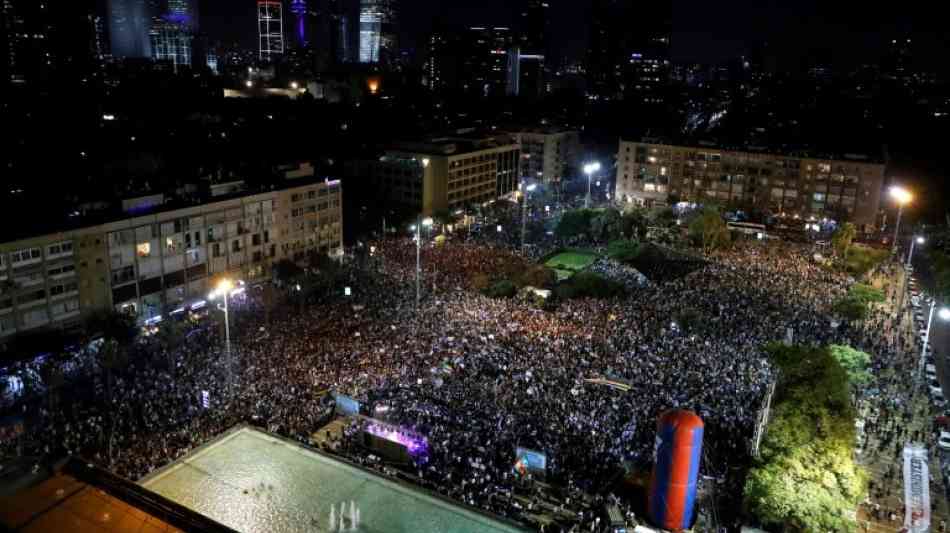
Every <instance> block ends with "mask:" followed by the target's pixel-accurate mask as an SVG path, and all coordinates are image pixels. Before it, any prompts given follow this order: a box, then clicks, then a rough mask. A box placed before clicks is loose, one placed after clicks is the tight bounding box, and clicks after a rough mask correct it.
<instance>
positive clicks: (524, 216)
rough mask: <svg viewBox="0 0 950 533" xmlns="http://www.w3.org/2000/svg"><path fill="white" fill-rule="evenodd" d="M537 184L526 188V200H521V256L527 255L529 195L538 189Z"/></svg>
mask: <svg viewBox="0 0 950 533" xmlns="http://www.w3.org/2000/svg"><path fill="white" fill-rule="evenodd" d="M537 188H538V186H537V184H534V183H532V184H531V185H528V186H527V187H525V188H524V198H522V199H521V255H525V238H526V236H527V234H528V198H529V197H530V195H529V194H528V193H530V192H533V191H534V190H535V189H537Z"/></svg>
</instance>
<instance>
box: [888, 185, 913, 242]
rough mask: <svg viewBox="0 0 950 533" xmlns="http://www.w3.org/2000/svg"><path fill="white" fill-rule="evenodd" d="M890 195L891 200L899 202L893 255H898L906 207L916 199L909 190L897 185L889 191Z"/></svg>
mask: <svg viewBox="0 0 950 533" xmlns="http://www.w3.org/2000/svg"><path fill="white" fill-rule="evenodd" d="M888 194H890V195H891V198H893V199H894V201H895V202H897V223H896V224H894V246H893V247H892V253H894V254H896V253H897V236H898V235H899V234H900V229H901V216H902V215H903V214H904V206H905V205H907V204H909V203H910V201H911V200H913V199H914V195H912V194H911V193H910V191H908V190H907V189H905V188H903V187H899V186H897V185H894V186H892V187H891V188H890V189H889V190H888Z"/></svg>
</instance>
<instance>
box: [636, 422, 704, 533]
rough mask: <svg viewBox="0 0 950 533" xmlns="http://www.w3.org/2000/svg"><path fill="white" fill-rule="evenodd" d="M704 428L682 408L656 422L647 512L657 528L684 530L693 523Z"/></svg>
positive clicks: (701, 423)
mask: <svg viewBox="0 0 950 533" xmlns="http://www.w3.org/2000/svg"><path fill="white" fill-rule="evenodd" d="M703 427H704V424H703V420H702V419H701V418H699V416H697V415H696V413H693V412H692V411H685V410H680V409H674V410H670V411H666V412H665V413H663V414H662V415H660V418H659V420H657V432H656V450H655V454H654V457H655V459H656V461H655V463H654V465H653V474H652V476H651V477H650V492H649V497H648V498H649V499H648V502H647V505H648V507H647V509H648V511H649V514H650V519H651V520H652V521H653V524H654V525H656V526H658V527H662V528H663V529H668V530H670V531H682V530H684V529H689V528H690V526H692V524H693V518H694V514H695V509H696V481H697V479H698V478H699V463H700V460H701V459H702V452H703Z"/></svg>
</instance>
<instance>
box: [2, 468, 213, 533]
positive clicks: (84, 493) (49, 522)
mask: <svg viewBox="0 0 950 533" xmlns="http://www.w3.org/2000/svg"><path fill="white" fill-rule="evenodd" d="M0 530H3V531H17V532H24V533H34V532H35V533H46V532H50V531H64V532H65V531H68V532H71V533H86V532H92V533H112V532H129V533H132V532H135V533H177V532H185V531H204V532H218V533H223V532H231V531H232V530H230V529H227V528H225V527H223V526H221V525H220V524H218V523H216V522H213V521H211V520H209V519H207V518H206V517H203V516H199V515H196V514H194V513H193V512H191V511H189V510H187V509H184V508H182V507H181V506H178V505H177V504H174V503H173V502H169V501H167V500H165V499H164V498H161V497H156V496H155V495H153V494H151V493H149V492H147V491H145V490H144V489H142V488H141V487H138V486H136V485H134V484H132V483H130V482H128V481H127V480H123V479H121V478H118V477H115V476H113V475H112V474H109V473H108V472H106V471H104V470H101V469H99V468H98V467H95V466H93V465H88V464H85V463H84V462H82V460H80V459H76V458H72V459H69V461H68V463H67V464H66V465H65V466H64V467H63V468H62V469H61V470H59V471H57V472H55V473H54V474H52V475H51V476H49V477H48V478H46V479H44V480H43V481H41V482H40V483H37V484H35V485H33V486H31V487H29V488H27V489H24V490H20V491H18V492H17V493H15V494H14V495H12V496H9V497H4V498H0Z"/></svg>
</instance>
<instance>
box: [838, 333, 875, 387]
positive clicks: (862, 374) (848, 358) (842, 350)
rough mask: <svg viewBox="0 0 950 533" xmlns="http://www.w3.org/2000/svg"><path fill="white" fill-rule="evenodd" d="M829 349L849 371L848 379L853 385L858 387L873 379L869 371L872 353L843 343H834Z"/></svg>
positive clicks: (846, 370)
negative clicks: (869, 353)
mask: <svg viewBox="0 0 950 533" xmlns="http://www.w3.org/2000/svg"><path fill="white" fill-rule="evenodd" d="M828 350H829V352H830V353H831V355H832V357H834V358H835V360H836V361H838V364H840V365H841V366H842V368H844V370H845V372H847V373H848V381H849V382H850V383H851V386H852V387H855V388H857V387H860V386H862V385H866V384H867V383H868V382H869V381H871V373H870V372H869V371H868V365H870V364H871V356H870V355H868V354H866V353H865V352H862V351H861V350H855V349H854V348H852V347H850V346H846V345H841V344H832V345H831V346H829V347H828Z"/></svg>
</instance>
